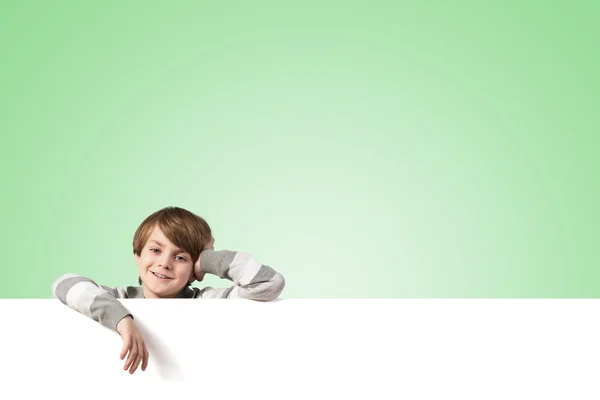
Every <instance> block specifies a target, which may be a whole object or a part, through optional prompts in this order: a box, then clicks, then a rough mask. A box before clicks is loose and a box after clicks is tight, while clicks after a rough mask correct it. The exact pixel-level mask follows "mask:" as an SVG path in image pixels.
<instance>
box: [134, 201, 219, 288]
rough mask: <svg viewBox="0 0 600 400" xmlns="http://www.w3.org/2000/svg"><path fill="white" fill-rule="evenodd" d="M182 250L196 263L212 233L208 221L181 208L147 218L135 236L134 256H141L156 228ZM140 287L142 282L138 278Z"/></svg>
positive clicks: (159, 212)
mask: <svg viewBox="0 0 600 400" xmlns="http://www.w3.org/2000/svg"><path fill="white" fill-rule="evenodd" d="M155 226H158V227H159V228H160V230H161V231H163V233H164V235H165V236H166V237H167V239H169V240H170V241H171V243H173V244H174V245H175V246H177V247H179V248H180V249H182V250H184V251H186V252H188V253H189V254H190V256H191V257H192V261H193V262H194V263H195V262H196V261H198V258H199V257H200V253H201V252H202V251H203V250H204V246H205V245H206V244H207V243H208V242H209V241H210V239H211V237H212V232H211V229H210V226H209V225H208V223H206V221H205V220H204V219H203V218H201V217H199V216H198V215H196V214H194V213H192V212H190V211H188V210H185V209H183V208H179V207H165V208H163V209H161V210H158V211H156V212H155V213H153V214H151V215H149V216H148V217H146V219H145V220H144V221H143V222H142V223H141V224H140V226H139V227H138V228H137V230H136V231H135V235H134V236H133V254H135V255H137V256H139V255H141V254H142V249H143V248H144V246H145V245H146V242H147V241H148V238H149V237H150V234H151V233H152V231H153V230H154V227H155ZM138 281H139V282H140V285H141V284H142V280H141V279H139V278H138Z"/></svg>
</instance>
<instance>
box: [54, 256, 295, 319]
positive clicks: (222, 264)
mask: <svg viewBox="0 0 600 400" xmlns="http://www.w3.org/2000/svg"><path fill="white" fill-rule="evenodd" d="M200 265H201V266H202V270H203V271H204V272H206V273H208V274H214V275H217V276H218V277H220V278H225V279H229V280H231V281H233V282H234V285H233V286H231V287H229V288H222V289H215V288H212V287H210V286H208V287H205V288H203V289H198V288H196V287H191V286H186V287H185V288H184V289H183V290H182V291H181V292H180V293H179V294H178V295H177V296H176V297H177V298H184V299H214V298H229V299H234V298H243V299H250V300H260V301H269V300H273V299H276V298H277V297H278V296H279V295H280V294H281V292H282V291H283V288H284V286H285V280H284V279H283V276H282V275H281V274H280V273H278V272H277V271H275V270H274V269H273V268H271V267H269V266H268V265H262V264H261V263H260V262H258V261H257V260H256V259H255V258H254V257H252V255H251V254H248V253H243V252H236V251H229V250H220V251H213V250H205V251H203V252H202V254H201V255H200ZM52 296H53V297H55V298H57V299H58V300H60V301H61V302H62V303H63V304H66V305H67V306H69V307H70V308H72V309H74V310H77V311H79V312H80V313H82V314H84V315H86V316H88V317H90V318H92V319H93V320H95V321H97V322H99V323H100V324H102V325H103V326H105V327H107V328H110V329H112V330H115V331H116V329H117V324H118V323H119V321H121V319H123V318H124V317H126V316H127V315H129V316H131V317H132V318H133V315H132V314H131V313H130V312H129V311H128V310H127V309H126V308H125V306H123V304H121V302H119V301H118V300H117V299H140V298H144V295H143V293H142V288H141V287H140V286H128V287H127V288H121V287H114V288H111V287H108V286H104V285H98V284H97V283H95V282H94V281H93V280H91V279H89V278H86V277H83V276H80V275H76V274H65V275H62V276H61V277H59V278H58V279H56V280H55V281H54V283H53V284H52Z"/></svg>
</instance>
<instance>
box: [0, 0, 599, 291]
mask: <svg viewBox="0 0 600 400" xmlns="http://www.w3.org/2000/svg"><path fill="white" fill-rule="evenodd" d="M560 3H562V4H559V2H551V3H548V2H545V1H535V2H533V1H511V2H507V1H498V2H493V3H492V2H475V1H460V2H456V1H454V2H442V1H440V2H412V1H411V2H408V1H407V2H394V1H385V2H376V1H368V2H361V3H358V2H349V1H336V2H331V1H327V2H324V1H314V2H307V1H302V2H294V3H291V2H285V1H283V2H282V1H272V2H262V1H261V2H251V1H236V2H210V3H209V2H200V1H199V2H191V1H190V2H175V1H162V2H150V1H136V2H132V1H111V2H109V1H102V2H84V1H69V2H67V1H53V2H51V1H36V2H21V1H12V2H7V1H3V2H2V3H1V6H0V50H1V55H0V57H1V63H0V88H1V89H0V90H1V92H2V94H1V97H0V101H1V104H0V106H1V107H0V130H1V139H0V144H1V148H0V163H1V168H2V173H1V179H2V180H1V184H2V196H1V202H2V203H1V205H2V207H1V209H2V212H1V214H0V215H1V224H2V230H1V233H0V235H1V237H0V240H1V243H2V249H3V252H2V272H3V277H2V279H1V280H0V297H4V298H13V297H14V298H33V297H37V298H49V297H51V292H50V285H51V283H52V281H53V280H54V279H55V278H56V277H58V276H59V275H61V274H63V273H67V272H73V273H79V274H82V275H85V276H88V277H91V278H93V279H95V280H96V281H97V282H98V283H102V284H105V285H109V286H126V285H133V284H137V269H136V266H135V264H134V262H133V258H132V248H131V241H132V238H133V233H134V231H135V229H136V228H137V226H138V224H139V223H140V222H141V221H142V220H143V219H144V218H145V217H146V216H147V215H149V214H150V213H152V212H154V211H156V210H158V209H159V208H162V207H164V206H168V205H177V206H180V207H184V208H187V209H189V210H191V211H193V212H196V213H197V214H199V215H201V216H203V217H204V218H205V219H206V220H207V221H208V222H209V224H211V226H212V228H213V231H214V235H215V238H216V244H215V246H216V249H217V250H218V249H230V250H243V251H247V252H250V253H252V254H253V255H254V256H255V257H256V258H257V259H259V260H260V261H262V262H263V263H265V264H268V265H271V266H273V267H274V268H275V269H277V270H279V271H280V272H281V273H282V274H283V275H284V276H285V277H286V280H287V286H286V289H285V291H284V292H283V294H282V297H283V298H319V297H320V298H323V297H365V298H366V297H598V296H600V287H599V278H600V271H599V269H598V268H599V266H600V263H599V261H600V257H599V256H598V253H597V252H598V250H597V247H599V246H598V242H599V239H600V229H599V226H600V225H599V224H600V218H599V216H600V213H599V204H600V203H599V200H600V199H599V195H598V194H599V191H598V175H599V174H598V172H599V170H600V168H599V167H600V162H599V161H598V156H599V151H598V148H599V146H598V144H599V143H600V140H599V139H598V138H597V136H598V133H599V129H598V128H599V127H600V124H599V120H600V118H599V117H598V111H599V110H598V108H599V105H600V102H599V98H600V96H599V90H600V84H599V83H600V79H599V71H600V62H599V56H598V54H599V51H598V46H599V42H600V40H599V39H600V29H599V28H598V20H599V19H600V8H599V6H598V4H599V3H598V2H594V1H589V2H573V1H562V2H560ZM213 278H214V279H213ZM204 283H206V284H207V285H210V286H216V287H226V286H229V283H230V282H229V281H222V280H220V279H218V278H216V277H211V278H208V279H207V281H206V282H203V284H200V285H199V286H204Z"/></svg>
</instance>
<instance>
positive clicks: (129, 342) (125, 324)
mask: <svg viewBox="0 0 600 400" xmlns="http://www.w3.org/2000/svg"><path fill="white" fill-rule="evenodd" d="M117 332H119V334H120V335H121V337H122V338H123V349H122V350H121V360H122V359H123V357H125V355H126V354H127V353H128V352H129V356H128V357H127V360H126V361H125V367H124V368H123V369H124V370H127V369H128V368H129V373H130V374H133V373H134V372H135V370H136V369H137V367H138V365H140V362H141V361H143V362H142V371H145V370H146V367H147V366H148V349H147V348H146V344H145V343H144V338H143V337H142V334H141V333H140V331H139V330H138V328H137V326H136V325H135V322H133V318H131V317H130V316H127V317H125V318H123V319H122V320H121V321H120V322H119V323H118V324H117Z"/></svg>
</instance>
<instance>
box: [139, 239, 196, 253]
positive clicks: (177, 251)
mask: <svg viewBox="0 0 600 400" xmlns="http://www.w3.org/2000/svg"><path fill="white" fill-rule="evenodd" d="M149 242H154V243H156V244H157V245H159V246H161V247H165V245H164V244H162V243H161V242H159V241H158V240H154V239H152V240H150V241H149ZM175 252H176V253H186V254H189V253H188V252H187V251H185V250H181V249H178V248H177V247H175Z"/></svg>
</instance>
